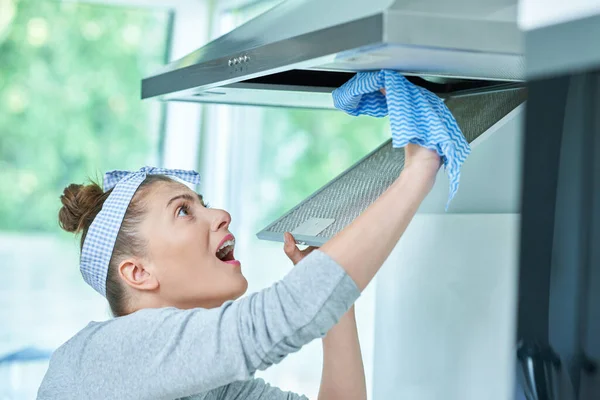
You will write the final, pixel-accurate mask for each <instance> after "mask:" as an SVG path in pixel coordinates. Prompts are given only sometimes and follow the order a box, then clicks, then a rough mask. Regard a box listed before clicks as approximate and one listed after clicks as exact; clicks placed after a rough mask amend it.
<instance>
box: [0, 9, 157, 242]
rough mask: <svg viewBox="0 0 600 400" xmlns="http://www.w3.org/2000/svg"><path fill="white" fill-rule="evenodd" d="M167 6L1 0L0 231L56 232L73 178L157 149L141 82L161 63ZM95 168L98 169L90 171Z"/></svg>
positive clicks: (141, 158) (138, 161)
mask: <svg viewBox="0 0 600 400" xmlns="http://www.w3.org/2000/svg"><path fill="white" fill-rule="evenodd" d="M167 22H168V14H167V13H166V12H164V11H160V12H154V11H148V10H139V9H127V8H123V7H116V6H102V5H98V4H81V3H76V2H63V1H54V0H20V1H19V0H0V187H2V190H0V230H2V231H42V232H53V231H57V230H58V225H57V211H58V208H59V206H60V202H59V200H58V196H59V195H60V193H61V191H62V188H63V187H64V186H66V185H67V184H69V183H71V182H83V181H84V180H86V178H88V174H90V173H91V174H93V176H92V178H97V177H100V176H101V175H100V174H101V172H103V171H106V170H109V169H131V168H139V166H140V165H144V164H145V163H147V162H148V161H149V159H150V160H151V157H152V155H154V154H155V153H156V142H157V135H156V134H155V133H153V132H156V127H155V126H154V125H158V124H157V123H156V122H154V124H153V123H152V121H150V118H149V113H150V110H151V107H156V104H153V103H151V102H142V101H141V100H140V81H141V78H142V77H143V76H144V75H146V74H147V73H149V72H152V71H153V70H156V69H157V67H158V66H159V65H161V64H163V62H164V55H165V40H166V37H167ZM96 175H98V176H96Z"/></svg>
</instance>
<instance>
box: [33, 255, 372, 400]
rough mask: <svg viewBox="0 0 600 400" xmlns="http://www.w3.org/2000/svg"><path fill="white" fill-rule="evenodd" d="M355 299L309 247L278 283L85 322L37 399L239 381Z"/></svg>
mask: <svg viewBox="0 0 600 400" xmlns="http://www.w3.org/2000/svg"><path fill="white" fill-rule="evenodd" d="M359 295H360V291H359V290H358V288H357V286H356V284H355V283H354V281H353V280H352V278H350V276H348V275H347V274H346V272H345V271H344V269H343V268H342V267H341V266H339V265H338V264H337V263H336V262H335V261H333V260H332V259H331V258H330V257H328V256H327V255H326V254H324V253H322V252H320V251H314V252H312V253H311V254H310V255H308V256H307V257H306V258H304V259H303V260H302V261H301V262H300V263H298V264H297V265H296V266H295V267H294V268H293V269H292V270H291V271H290V272H289V273H288V274H287V275H286V276H285V277H284V278H283V279H282V280H281V281H279V282H277V283H275V284H274V285H272V286H271V287H269V288H267V289H264V290H262V291H260V292H258V293H254V294H252V295H249V296H247V297H245V298H242V299H240V300H237V301H229V302H226V303H225V304H223V305H222V306H221V307H219V308H214V309H201V308H197V309H191V310H179V309H175V308H161V309H145V310H141V311H138V312H136V313H134V314H131V315H129V316H126V317H121V318H116V319H113V320H110V321H107V322H104V323H100V324H95V325H90V326H88V327H87V328H86V329H84V330H83V331H82V332H80V333H79V334H78V335H77V336H75V337H74V338H73V339H71V340H70V341H69V342H67V344H65V345H64V346H63V347H61V348H60V349H59V350H57V352H56V354H55V355H54V356H53V359H52V361H51V363H50V368H49V371H48V373H47V374H46V377H45V378H44V382H43V383H42V386H41V388H40V391H39V393H38V396H39V397H38V398H39V399H45V398H56V395H60V394H62V390H61V389H60V388H63V387H64V388H65V391H66V392H65V394H66V393H68V396H67V397H65V398H88V399H96V398H103V399H104V398H119V399H134V398H135V399H139V398H154V399H169V400H172V399H174V398H180V397H185V396H190V395H193V394H198V393H203V392H206V391H209V390H212V389H215V388H218V387H221V386H224V385H227V384H229V383H232V382H236V381H243V380H248V379H249V378H251V377H252V376H253V374H254V372H255V371H256V370H258V369H261V370H262V369H266V368H268V367H269V366H271V365H273V364H275V363H278V362H280V361H281V360H282V359H283V358H284V357H285V356H286V355H287V354H290V353H293V352H296V351H298V350H299V349H300V348H301V347H302V346H303V345H305V344H307V343H309V342H310V341H312V340H314V339H316V338H320V337H323V336H324V335H325V334H326V333H327V331H328V330H329V329H330V328H331V327H333V325H335V324H336V322H337V321H338V320H339V319H340V318H341V317H342V316H343V314H344V313H345V312H346V311H347V310H348V309H349V308H350V306H351V305H352V304H353V303H354V302H355V301H356V299H357V298H358V297H359ZM67 371H68V372H67ZM67 377H70V379H68V378H67ZM56 379H59V380H62V382H63V383H64V385H63V384H61V382H57V381H56ZM46 388H47V389H48V390H46ZM50 388H52V389H50ZM67 391H68V392H67ZM71 396H72V397H71Z"/></svg>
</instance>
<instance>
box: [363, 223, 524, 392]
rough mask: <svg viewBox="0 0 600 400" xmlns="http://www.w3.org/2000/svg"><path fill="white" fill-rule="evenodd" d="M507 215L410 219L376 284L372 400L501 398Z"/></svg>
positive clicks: (506, 355) (507, 329) (510, 294)
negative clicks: (410, 221)
mask: <svg viewBox="0 0 600 400" xmlns="http://www.w3.org/2000/svg"><path fill="white" fill-rule="evenodd" d="M517 232H518V215H516V214H470V215H469V214H462V215H457V214H454V215H452V214H449V215H425V214H421V215H417V217H416V218H415V219H414V220H413V222H412V223H411V225H410V227H409V229H408V230H407V232H406V234H405V235H404V237H403V239H402V240H401V242H400V244H399V245H398V246H397V247H396V249H395V250H394V253H393V254H392V255H391V256H390V259H389V260H388V263H386V265H385V266H384V268H383V269H382V270H381V271H380V272H379V275H378V278H377V294H376V304H377V308H376V315H375V321H376V322H375V324H376V325H375V355H374V380H373V398H374V399H375V400H384V399H411V400H412V399H419V400H439V399H444V400H481V399H486V400H507V399H509V398H511V397H510V396H511V394H512V393H513V392H514V389H513V382H514V379H513V376H514V372H513V368H514V360H515V350H514V342H515V340H514V329H515V318H514V309H515V302H516V261H515V258H516V247H517V240H516V239H517Z"/></svg>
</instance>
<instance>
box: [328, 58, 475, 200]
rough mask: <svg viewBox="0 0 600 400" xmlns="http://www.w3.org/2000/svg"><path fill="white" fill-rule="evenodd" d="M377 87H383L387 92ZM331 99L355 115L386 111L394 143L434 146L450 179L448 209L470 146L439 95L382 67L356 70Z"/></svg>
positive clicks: (381, 115) (381, 113) (398, 145)
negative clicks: (370, 70) (370, 69)
mask: <svg viewBox="0 0 600 400" xmlns="http://www.w3.org/2000/svg"><path fill="white" fill-rule="evenodd" d="M380 89H385V91H386V95H383V93H381V92H380V91H379V90H380ZM333 103H334V105H335V107H337V108H339V109H340V110H342V111H345V112H346V113H348V114H350V115H354V116H357V115H370V116H373V117H385V116H386V115H388V114H389V116H390V125H391V128H392V145H393V146H394V147H404V146H406V145H407V144H408V143H414V144H418V145H420V146H423V147H426V148H428V149H432V150H436V151H437V153H438V154H439V155H440V157H441V158H442V160H443V162H444V167H445V169H446V171H447V173H448V179H449V180H450V193H449V195H448V203H447V204H446V210H447V209H448V206H449V205H450V201H451V200H452V198H453V197H454V195H455V194H456V192H457V190H458V183H459V180H460V167H461V165H462V164H463V163H464V162H465V160H466V158H467V156H468V155H469V153H470V152H471V147H470V146H469V143H468V142H467V140H466V139H465V138H464V136H463V134H462V132H461V131H460V128H459V127H458V124H457V123H456V120H455V119H454V116H452V113H451V112H450V110H448V107H446V105H445V104H444V102H443V101H442V99H440V98H439V97H438V96H436V95H435V94H433V93H431V92H430V91H428V90H427V89H424V88H422V87H420V86H416V85H414V84H412V83H410V82H409V81H408V80H407V79H406V78H405V77H403V76H402V75H400V74H399V73H397V72H395V71H389V70H382V71H379V72H359V73H358V74H356V75H355V76H354V77H353V78H352V79H350V80H349V81H348V82H346V83H345V84H344V85H343V86H342V87H340V88H339V89H336V90H334V91H333Z"/></svg>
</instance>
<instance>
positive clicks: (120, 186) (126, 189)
mask: <svg viewBox="0 0 600 400" xmlns="http://www.w3.org/2000/svg"><path fill="white" fill-rule="evenodd" d="M148 175H167V176H172V177H176V178H179V179H181V180H184V181H186V182H189V183H192V184H199V183H200V175H199V174H198V173H197V172H195V171H185V170H181V169H165V168H154V167H143V168H141V169H140V170H139V171H136V172H129V171H110V172H107V173H106V174H105V175H104V191H105V192H107V191H109V190H110V189H113V191H112V193H111V194H110V195H109V196H108V198H107V199H106V200H105V201H104V204H103V205H102V210H100V212H99V213H98V215H96V218H94V221H93V222H92V224H91V225H90V227H89V229H88V232H87V235H86V237H85V241H84V242H83V247H82V249H81V260H80V266H79V268H80V270H81V275H83V279H84V280H85V281H86V282H87V283H88V285H90V286H91V287H93V288H94V289H95V290H96V291H97V292H98V293H100V294H101V295H102V296H104V297H106V277H107V274H108V264H109V262H110V258H111V257H112V252H113V248H114V247H115V241H116V240H117V234H118V233H119V229H121V223H122V222H123V217H124V216H125V212H126V211H127V207H128V206H129V203H130V202H131V199H132V198H133V195H134V194H135V192H136V191H137V189H138V187H139V186H140V185H141V184H142V182H144V180H145V179H146V177H147V176H148Z"/></svg>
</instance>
